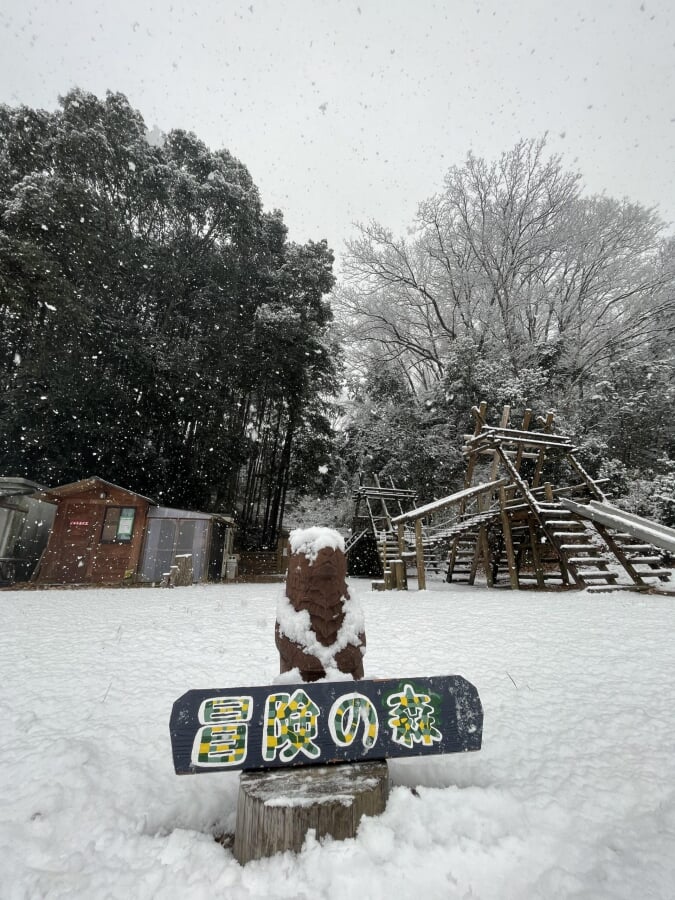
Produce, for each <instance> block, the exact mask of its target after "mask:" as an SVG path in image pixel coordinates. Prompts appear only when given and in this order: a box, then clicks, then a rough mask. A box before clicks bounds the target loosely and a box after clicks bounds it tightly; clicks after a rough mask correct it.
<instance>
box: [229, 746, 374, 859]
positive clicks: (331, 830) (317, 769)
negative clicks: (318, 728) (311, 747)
mask: <svg viewBox="0 0 675 900" xmlns="http://www.w3.org/2000/svg"><path fill="white" fill-rule="evenodd" d="M388 795H389V771H388V769H387V763H386V762H385V761H380V760H378V761H375V762H360V763H343V764H335V765H330V766H309V767H299V768H293V769H274V770H271V771H266V772H242V774H241V776H240V780H239V799H238V802H237V824H236V828H235V834H234V850H233V852H234V856H235V859H236V860H237V861H238V862H239V863H241V864H242V865H244V864H245V863H247V862H249V861H250V860H252V859H260V858H262V857H265V856H273V855H274V854H275V853H282V852H283V851H284V850H293V851H294V852H296V853H297V852H298V851H299V850H300V849H301V848H302V845H303V843H304V840H305V837H306V835H307V832H308V831H309V830H310V829H314V831H315V832H316V837H317V838H321V837H324V836H326V835H330V836H331V837H333V838H335V839H336V840H343V839H344V838H351V837H354V836H355V835H356V830H357V828H358V826H359V822H360V821H361V817H362V816H364V815H365V816H375V815H379V814H380V813H381V812H383V811H384V808H385V806H386V804H387V797H388Z"/></svg>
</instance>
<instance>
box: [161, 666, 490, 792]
mask: <svg viewBox="0 0 675 900" xmlns="http://www.w3.org/2000/svg"><path fill="white" fill-rule="evenodd" d="M482 728H483V710H482V706H481V702H480V698H479V696H478V692H477V690H476V688H475V687H474V686H473V685H472V684H470V683H469V682H468V681H466V680H465V679H464V678H462V677H461V676H459V675H445V676H439V677H429V678H427V677H421V678H400V679H387V680H381V681H363V680H361V681H322V682H311V683H308V682H301V683H299V684H276V685H267V686H265V687H242V688H227V689H224V690H193V691H188V692H187V693H186V694H183V696H182V697H180V698H179V699H178V700H176V702H175V703H174V706H173V712H172V714H171V723H170V730H171V746H172V750H173V761H174V767H175V770H176V773H177V774H179V775H185V774H189V773H198V772H213V771H219V770H235V769H261V768H273V767H278V766H300V765H310V764H315V763H322V764H326V763H331V762H355V761H361V760H376V759H388V758H393V757H402V756H426V755H435V754H441V753H459V752H466V751H470V750H480V746H481V738H482Z"/></svg>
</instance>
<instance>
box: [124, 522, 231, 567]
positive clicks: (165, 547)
mask: <svg viewBox="0 0 675 900" xmlns="http://www.w3.org/2000/svg"><path fill="white" fill-rule="evenodd" d="M233 539H234V519H232V518H231V517H230V516H224V515H221V514H219V513H204V512H192V511H189V510H185V509H172V508H170V507H167V506H155V507H151V508H150V509H149V510H148V516H147V520H146V526H145V541H144V544H143V553H142V558H141V563H140V566H139V571H138V578H137V580H138V581H140V582H144V583H153V584H156V583H158V582H159V581H161V580H162V576H163V575H164V574H165V573H167V572H169V570H170V568H171V566H172V565H173V564H174V561H175V558H176V556H179V555H181V554H185V553H189V554H191V555H192V579H193V581H194V582H197V581H220V580H221V579H223V578H225V577H233V576H232V574H231V573H232V560H233V559H234V557H233V554H232V547H233ZM228 563H229V568H228Z"/></svg>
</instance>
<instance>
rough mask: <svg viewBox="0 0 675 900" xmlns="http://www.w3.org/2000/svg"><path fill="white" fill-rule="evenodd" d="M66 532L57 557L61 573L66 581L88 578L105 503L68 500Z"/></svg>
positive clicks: (67, 582) (69, 582) (71, 582)
mask: <svg viewBox="0 0 675 900" xmlns="http://www.w3.org/2000/svg"><path fill="white" fill-rule="evenodd" d="M65 513H66V515H65V532H64V534H63V540H62V542H61V553H60V559H59V561H58V564H57V565H58V568H59V569H60V570H61V571H60V573H59V574H60V575H62V577H63V581H64V582H65V583H66V584H78V583H79V582H83V581H87V580H88V578H89V575H90V574H91V563H92V558H93V555H94V550H95V548H96V544H97V542H98V536H99V534H100V532H101V526H102V523H103V518H102V517H103V507H101V508H99V507H97V506H95V505H94V504H92V503H81V502H80V503H78V502H77V501H76V500H71V501H69V502H67V503H66V509H65Z"/></svg>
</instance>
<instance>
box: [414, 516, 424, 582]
mask: <svg viewBox="0 0 675 900" xmlns="http://www.w3.org/2000/svg"><path fill="white" fill-rule="evenodd" d="M415 560H416V563H417V589H418V590H419V591H426V589H427V574H426V572H425V570H424V545H423V544H422V520H421V519H416V520H415Z"/></svg>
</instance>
